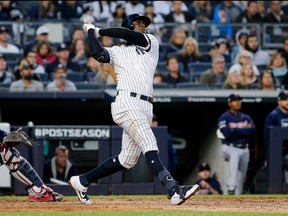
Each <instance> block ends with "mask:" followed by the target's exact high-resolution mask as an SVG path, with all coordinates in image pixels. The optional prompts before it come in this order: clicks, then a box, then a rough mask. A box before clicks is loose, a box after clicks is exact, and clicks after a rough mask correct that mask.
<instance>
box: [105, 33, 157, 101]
mask: <svg viewBox="0 0 288 216" xmlns="http://www.w3.org/2000/svg"><path fill="white" fill-rule="evenodd" d="M144 35H145V37H146V38H147V41H149V43H148V45H147V47H140V46H135V45H122V46H113V47H111V48H106V49H107V50H108V52H109V55H110V64H112V65H113V67H114V71H115V75H116V77H117V90H128V91H131V92H137V93H139V94H143V95H147V96H152V92H153V76H154V73H155V70H156V66H157V63H158V57H159V43H158V41H157V39H156V38H155V37H154V36H153V35H151V34H144ZM122 65H126V67H125V68H123V67H122Z"/></svg>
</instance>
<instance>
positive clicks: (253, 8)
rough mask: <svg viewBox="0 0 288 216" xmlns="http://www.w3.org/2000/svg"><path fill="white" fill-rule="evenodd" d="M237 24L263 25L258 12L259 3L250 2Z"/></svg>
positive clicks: (237, 19)
mask: <svg viewBox="0 0 288 216" xmlns="http://www.w3.org/2000/svg"><path fill="white" fill-rule="evenodd" d="M235 22H237V23H243V24H245V23H262V17H261V15H260V14H259V12H258V8H257V1H248V3H247V7H246V10H245V11H243V12H242V13H241V14H240V15H239V16H238V17H237V18H236V20H235Z"/></svg>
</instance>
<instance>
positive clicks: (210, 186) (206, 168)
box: [195, 163, 223, 195]
mask: <svg viewBox="0 0 288 216" xmlns="http://www.w3.org/2000/svg"><path fill="white" fill-rule="evenodd" d="M197 175H198V177H199V180H197V181H196V183H195V184H198V185H199V186H200V190H199V191H198V192H196V195H205V194H214V195H216V194H223V192H222V189H221V185H220V183H219V182H218V180H217V179H216V178H215V177H211V168H210V165H209V164H208V163H202V164H200V165H199V166H198V172H197Z"/></svg>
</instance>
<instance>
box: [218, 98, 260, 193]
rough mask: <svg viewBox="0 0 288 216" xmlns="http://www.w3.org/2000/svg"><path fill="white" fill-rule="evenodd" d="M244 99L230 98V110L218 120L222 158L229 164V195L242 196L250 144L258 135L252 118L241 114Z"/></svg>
mask: <svg viewBox="0 0 288 216" xmlns="http://www.w3.org/2000/svg"><path fill="white" fill-rule="evenodd" d="M241 100H242V97H241V96H240V95H238V94H231V95H229V97H228V106H229V107H230V109H229V110H228V111H226V112H225V113H224V114H222V115H221V116H220V117H219V119H218V129H217V135H218V138H220V139H221V142H222V156H223V158H224V160H225V161H227V162H228V163H229V172H228V173H229V175H228V180H227V189H228V194H242V191H243V185H244V180H245V177H246V173H247V169H248V163H249V159H250V153H249V148H248V147H249V143H250V142H251V138H252V137H253V136H254V135H255V133H256V128H255V125H254V123H253V121H252V119H251V117H250V116H248V115H246V114H244V113H242V112H240V109H241Z"/></svg>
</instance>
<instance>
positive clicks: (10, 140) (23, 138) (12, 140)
mask: <svg viewBox="0 0 288 216" xmlns="http://www.w3.org/2000/svg"><path fill="white" fill-rule="evenodd" d="M2 143H3V144H4V145H6V146H7V147H14V146H16V145H18V144H20V143H23V144H24V145H26V146H27V147H28V148H32V146H33V141H32V140H31V139H30V138H29V136H28V135H27V134H26V133H25V132H24V131H22V128H21V127H20V128H18V129H17V130H16V131H12V132H11V133H10V134H8V135H7V136H6V137H4V139H3V142H2Z"/></svg>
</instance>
